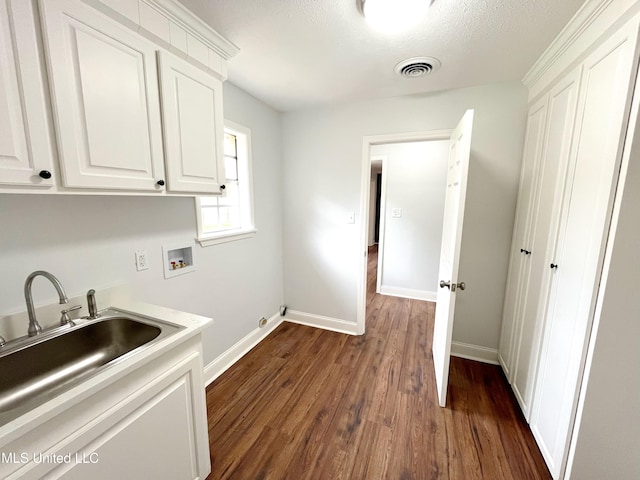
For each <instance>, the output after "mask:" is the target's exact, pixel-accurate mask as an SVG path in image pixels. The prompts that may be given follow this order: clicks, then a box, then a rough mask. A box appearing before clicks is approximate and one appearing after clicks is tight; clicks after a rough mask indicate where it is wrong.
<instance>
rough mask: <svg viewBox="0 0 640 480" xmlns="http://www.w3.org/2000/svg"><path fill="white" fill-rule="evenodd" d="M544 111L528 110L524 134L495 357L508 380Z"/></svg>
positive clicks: (540, 105)
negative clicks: (496, 355) (502, 311)
mask: <svg viewBox="0 0 640 480" xmlns="http://www.w3.org/2000/svg"><path fill="white" fill-rule="evenodd" d="M546 112H547V97H545V98H543V99H542V100H540V101H538V102H537V103H535V104H534V105H532V106H531V108H530V109H529V115H528V120H527V131H526V135H525V144H524V152H523V156H522V167H521V170H520V186H519V189H518V204H517V207H516V220H515V225H514V231H513V241H512V243H511V259H510V261H509V274H508V277H507V290H506V293H505V304H504V313H503V318H502V331H501V335H500V347H499V349H498V357H499V360H500V364H501V365H502V368H503V369H504V371H505V374H506V376H507V378H508V379H509V381H510V382H511V381H512V378H513V372H512V370H513V368H512V367H513V363H514V358H515V353H516V352H515V343H516V339H517V338H518V333H517V332H518V330H519V319H520V313H519V312H520V310H521V300H520V298H521V296H522V282H523V277H524V275H525V273H526V270H527V268H528V265H529V255H527V254H526V253H525V252H524V250H526V251H530V248H531V247H530V245H529V229H530V228H529V227H530V223H531V214H532V207H533V201H534V192H535V186H536V181H537V176H538V171H539V165H540V156H541V155H542V149H543V142H544V125H545V119H546Z"/></svg>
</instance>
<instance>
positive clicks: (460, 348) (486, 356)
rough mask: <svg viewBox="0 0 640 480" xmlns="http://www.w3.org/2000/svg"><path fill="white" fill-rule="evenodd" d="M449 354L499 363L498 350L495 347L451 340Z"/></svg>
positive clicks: (493, 363)
mask: <svg viewBox="0 0 640 480" xmlns="http://www.w3.org/2000/svg"><path fill="white" fill-rule="evenodd" d="M451 355H453V356H454V357H460V358H466V359H467V360H475V361H476V362H483V363H490V364H491V365H500V362H499V361H498V350H497V349H495V348H487V347H481V346H478V345H471V344H469V343H462V342H451Z"/></svg>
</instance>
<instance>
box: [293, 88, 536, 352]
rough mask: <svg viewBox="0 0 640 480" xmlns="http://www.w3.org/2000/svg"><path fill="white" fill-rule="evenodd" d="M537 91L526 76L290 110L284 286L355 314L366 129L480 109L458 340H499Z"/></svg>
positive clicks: (316, 304) (411, 127) (300, 298)
mask: <svg viewBox="0 0 640 480" xmlns="http://www.w3.org/2000/svg"><path fill="white" fill-rule="evenodd" d="M526 101H527V92H526V90H525V88H524V87H523V86H522V85H521V84H519V83H515V82H514V83H504V84H493V85H485V86H479V87H474V88H466V89H460V90H451V91H445V92H438V93H433V94H425V95H413V96H406V97H398V98H389V99H381V100H373V101H368V102H362V103H355V104H349V105H341V106H336V107H331V108H322V109H315V110H309V111H301V112H292V113H286V114H283V117H282V121H283V145H282V146H283V162H284V164H283V165H284V170H283V172H284V179H285V180H284V188H285V190H284V224H285V230H284V238H283V240H284V251H285V258H284V292H285V298H286V301H287V303H288V305H289V306H290V307H291V308H292V309H295V310H297V311H302V312H307V313H311V314H318V315H323V316H327V317H332V318H337V319H342V320H346V321H350V322H355V319H356V309H357V279H358V276H359V274H360V272H359V266H360V262H359V261H360V257H361V255H362V252H361V245H359V232H360V222H361V221H362V219H360V218H358V219H357V222H356V224H355V225H352V224H348V223H347V222H346V215H347V213H348V212H358V211H359V203H360V182H361V168H362V137H363V136H365V135H381V134H388V133H401V132H415V131H428V130H440V129H451V128H454V127H455V126H456V124H457V123H458V121H459V120H460V118H461V117H462V115H463V114H464V112H465V111H466V110H467V109H469V108H473V109H475V124H474V134H473V140H472V144H471V149H472V152H471V154H472V158H471V164H470V170H469V189H468V194H467V206H466V214H465V215H466V218H465V227H464V228H465V231H464V234H463V244H462V257H461V264H460V279H461V280H462V281H465V282H466V283H467V285H468V289H467V290H466V291H465V292H464V295H459V296H458V300H457V301H458V303H457V310H456V312H457V317H456V324H455V327H454V339H456V340H457V341H460V342H465V343H470V344H475V345H480V346H485V347H489V348H496V347H497V345H498V338H499V334H500V322H501V316H502V304H503V299H504V290H505V282H506V271H507V263H508V252H509V250H510V244H511V235H512V227H513V217H514V210H515V201H516V195H517V186H518V185H517V184H518V178H519V170H520V161H521V156H522V144H523V136H524V129H525V118H526V108H527V104H526Z"/></svg>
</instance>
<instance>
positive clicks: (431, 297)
mask: <svg viewBox="0 0 640 480" xmlns="http://www.w3.org/2000/svg"><path fill="white" fill-rule="evenodd" d="M379 293H380V294H381V295H391V296H393V297H402V298H412V299H414V300H425V301H427V302H435V301H436V298H437V297H438V293H437V292H429V291H427V290H415V289H413V288H402V287H389V286H386V285H382V286H381V287H380V292H379Z"/></svg>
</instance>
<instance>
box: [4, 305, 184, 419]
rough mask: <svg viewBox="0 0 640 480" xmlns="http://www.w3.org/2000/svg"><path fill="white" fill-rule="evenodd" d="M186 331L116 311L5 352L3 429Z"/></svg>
mask: <svg viewBox="0 0 640 480" xmlns="http://www.w3.org/2000/svg"><path fill="white" fill-rule="evenodd" d="M181 328H182V327H179V326H176V325H173V324H169V323H166V322H162V321H159V320H155V319H149V318H147V317H141V316H137V315H132V314H129V313H124V312H121V311H118V310H115V309H108V310H105V311H103V312H101V316H100V317H99V318H97V319H95V320H78V321H77V325H75V326H73V327H71V328H69V327H66V328H58V329H55V331H52V332H49V333H43V334H41V335H38V336H37V337H31V338H29V339H23V340H21V341H17V342H16V345H15V346H13V345H11V344H9V345H7V346H5V347H4V348H3V349H2V350H0V425H3V424H5V423H7V422H8V421H10V420H12V419H14V418H17V417H18V416H19V415H21V414H22V413H25V412H26V411H28V410H30V409H32V408H35V407H36V406H38V405H40V404H42V403H44V402H46V401H48V400H50V399H51V398H53V397H55V396H57V395H59V394H60V393H62V392H64V391H66V390H68V389H70V388H72V387H73V386H75V385H77V384H78V383H80V382H81V381H83V380H86V379H87V378H89V377H91V376H93V375H95V374H97V373H98V372H100V371H102V370H103V369H105V368H107V367H109V366H111V365H113V364H114V363H116V362H118V361H121V360H123V359H124V358H128V357H129V356H131V355H134V354H136V353H137V352H140V351H141V350H142V349H143V348H145V347H148V346H150V345H152V344H153V343H155V342H158V341H159V340H161V339H162V338H165V337H166V336H168V335H171V334H173V333H175V332H177V331H178V330H180V329H181Z"/></svg>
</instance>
